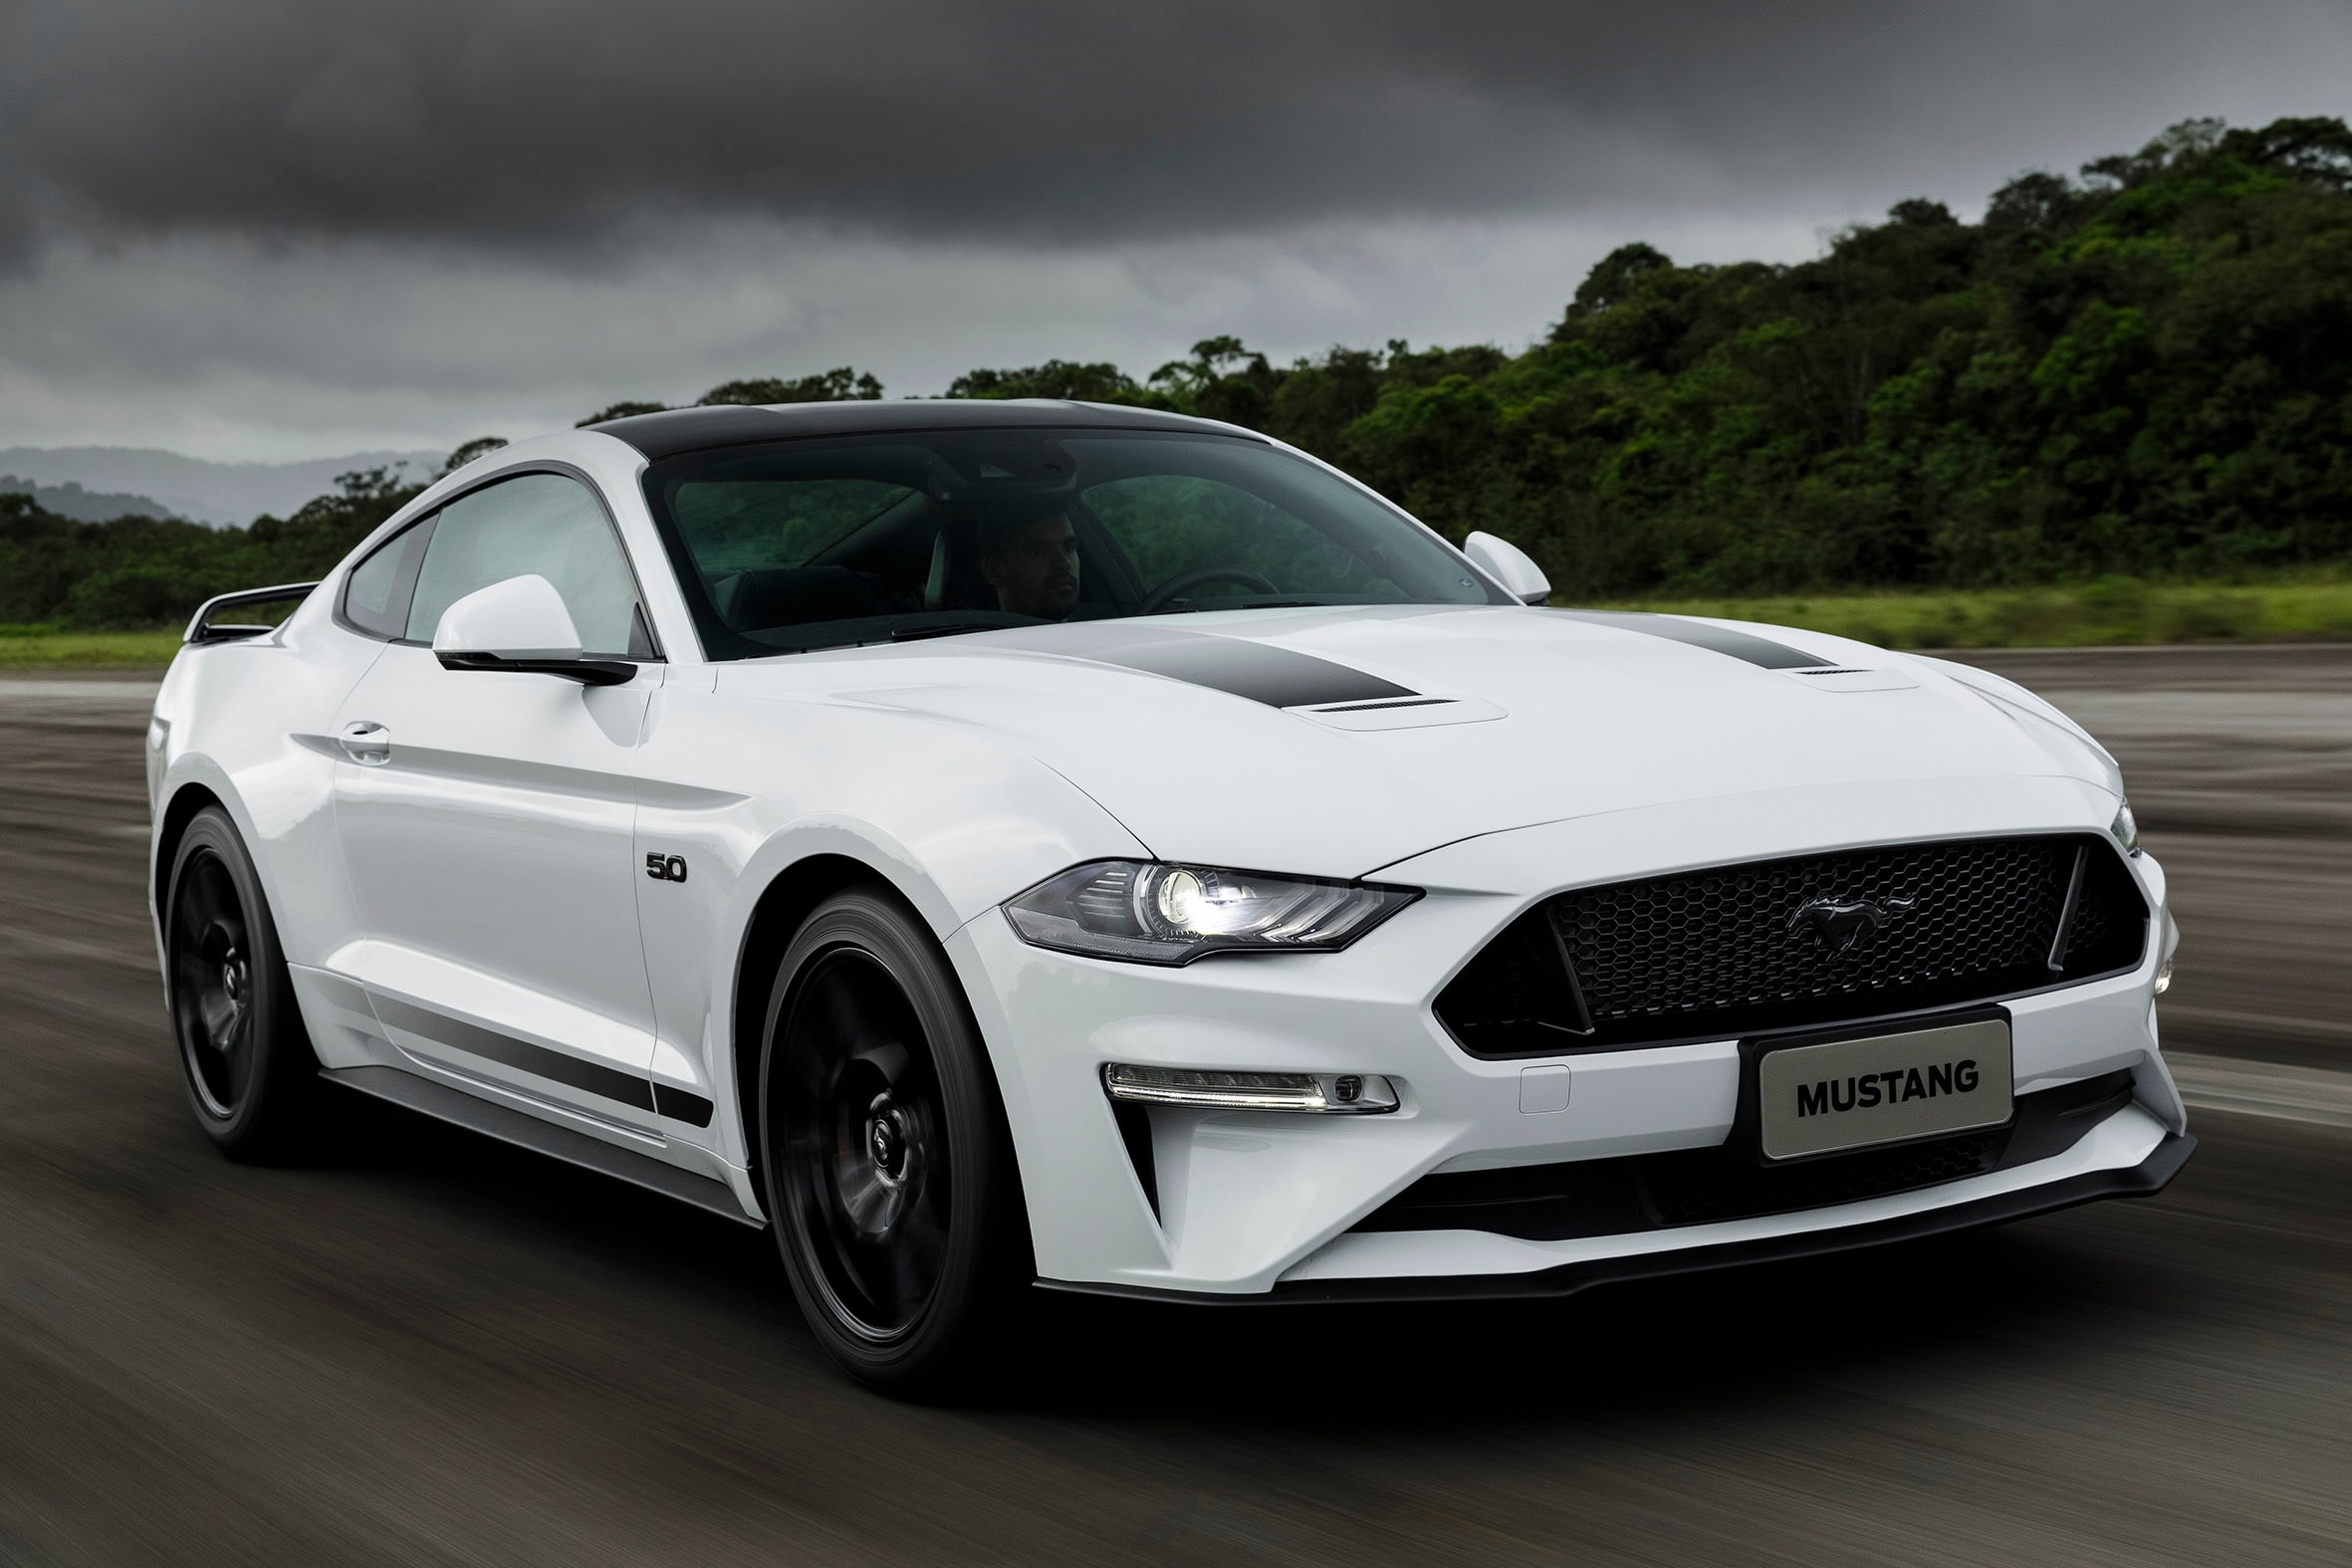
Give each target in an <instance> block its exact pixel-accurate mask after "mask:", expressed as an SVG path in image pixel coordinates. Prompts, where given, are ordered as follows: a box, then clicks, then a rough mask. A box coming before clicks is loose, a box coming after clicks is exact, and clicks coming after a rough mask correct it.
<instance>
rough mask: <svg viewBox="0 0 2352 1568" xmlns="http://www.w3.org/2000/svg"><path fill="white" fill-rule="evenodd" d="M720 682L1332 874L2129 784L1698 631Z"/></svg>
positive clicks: (1276, 626)
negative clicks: (1610, 834) (1701, 813)
mask: <svg viewBox="0 0 2352 1568" xmlns="http://www.w3.org/2000/svg"><path fill="white" fill-rule="evenodd" d="M719 679H720V689H721V691H723V692H724V691H734V692H738V693H741V694H743V695H746V696H765V697H772V698H782V699H787V700H799V701H816V702H823V703H827V704H842V705H851V706H857V707H864V708H871V709H881V710H886V711H890V712H894V713H897V714H902V715H907V716H913V717H919V718H921V719H923V720H926V721H928V722H933V723H939V724H947V725H954V726H957V727H960V728H970V729H977V730H981V731H985V732H987V733H989V734H990V735H992V736H993V737H995V738H996V739H998V740H999V741H1001V742H1002V743H1003V744H1006V745H1008V746H1012V747H1015V748H1017V749H1019V750H1020V751H1022V752H1024V753H1025V754H1027V755H1029V756H1030V757H1032V758H1034V759H1036V760H1037V761H1039V762H1041V763H1043V764H1044V765H1046V766H1047V767H1050V768H1052V769H1054V770H1055V771H1056V772H1058V774H1060V775H1061V776H1062V777H1063V778H1065V779H1067V780H1068V781H1070V782H1071V783H1072V784H1075V785H1076V786H1077V787H1078V788H1080V789H1082V790H1084V791H1085V792H1086V793H1087V794H1088V795H1090V796H1091V797H1092V798H1093V799H1094V800H1096V801H1097V802H1098V803H1100V804H1101V805H1102V807H1103V808H1104V809H1105V810H1107V811H1109V812H1110V813H1111V814H1112V815H1113V816H1115V817H1116V818H1117V819H1118V820H1119V821H1120V822H1121V823H1122V824H1123V825H1124V826H1125V827H1126V828H1127V829H1128V830H1129V831H1130V832H1132V833H1133V834H1134V835H1135V836H1136V837H1137V838H1138V839H1140V840H1141V841H1142V842H1143V843H1145V844H1146V845H1148V846H1149V847H1150V849H1151V850H1152V852H1153V853H1154V854H1156V855H1159V856H1161V857H1163V858H1167V859H1172V860H1195V861H1207V862H1214V863H1223V864H1229V865H1239V866H1245V867H1249V868H1253V869H1259V870H1269V871H1293V872H1298V873H1302V874H1310V875H1323V876H1361V875H1364V874H1366V873H1368V872H1371V871H1373V870H1375V869H1377V868H1378V867H1380V866H1383V865H1387V864H1390V863H1392V862H1394V861H1397V860H1400V859H1404V858H1406V857H1408V856H1410V855H1414V854H1417V853H1420V852H1421V851H1424V850H1427V849H1430V848H1433V847H1435V846H1437V845H1439V844H1443V843H1451V842H1454V841H1457V840H1460V839H1464V838H1469V837H1474V836H1477V835H1480V834H1484V833H1492V832H1499V831H1503V830H1507V829H1511V828H1516V827H1526V826H1531V825H1533V824H1536V823H1540V822H1549V821H1557V820H1561V819H1564V818H1568V817H1576V816H1586V815H1591V814H1593V813H1597V812H1605V811H1614V810H1622V809H1626V808H1629V807H1638V806H1649V805H1658V804H1664V803H1669V802H1674V801H1682V800H1694V799H1702V798H1707V797H1714V796H1727V795H1738V794H1743V793H1748V792H1752V791H1762V790H1771V789H1784V788H1789V787H1801V786H1805V785H1818V784H1872V783H1884V784H1888V785H1890V786H1896V785H1899V784H1902V783H1903V782H1905V781H1919V780H1930V779H1934V780H1966V779H1971V778H1994V777H2008V778H2014V777H2023V776H2042V777H2047V776H2062V777H2068V778H2075V779H2081V780H2084V781H2087V782H2090V783H2093V784H2101V785H2103V786H2106V787H2109V788H2114V787H2117V784H2116V781H2115V780H2114V778H2113V764H2112V763H2111V762H2110V761H2109V760H2108V759H2107V758H2106V756H2105V754H2104V753H2103V752H2101V751H2100V750H2099V749H2098V748H2097V746H2096V745H2095V744H2094V743H2092V742H2091V741H2090V740H2089V738H2088V737H2087V736H2084V735H2083V734H2082V733H2081V732H2080V731H2079V730H2076V729H2074V728H2073V727H2071V726H2070V725H2068V724H2067V723H2066V722H2065V721H2064V720H2063V719H2062V718H2060V717H2059V716H2057V715H2056V714H2055V713H2054V711H2050V710H2047V709H2046V708H2043V707H2042V705H2038V704H2036V703H2035V702H2034V701H2033V700H2032V699H2030V698H2029V697H2027V696H2025V694H2023V693H2021V692H2017V691H2015V690H2014V689H2013V688H2008V689H2007V690H2005V691H2003V690H2000V689H1999V688H2000V687H2005V683H1999V682H1998V681H1996V680H1994V679H1993V678H1988V677H1980V676H1979V675H1978V672H1975V671H1971V670H1966V669H1964V668H1961V667H1959V666H1952V665H1945V664H1942V663H1940V662H1939V661H1936V660H1929V659H1916V658H1911V657H1908V656H1905V655H1901V654H1894V653H1888V652H1886V651H1884V650H1881V649H1877V648H1872V647H1869V646H1867V645H1866V644H1861V643H1855V642H1850V641H1846V640H1844V639H1841V638H1836V637H1829V636H1824V635H1822V634H1819V633H1815V632H1805V631H1798V630H1792V629H1787V628H1778V627H1765V626H1745V625H1741V624H1739V623H1734V622H1727V621H1704V620H1698V619H1693V618H1688V617H1680V616H1646V615H1644V616H1636V615H1614V614H1590V615H1587V614H1582V613H1579V612H1574V611H1554V610H1542V609H1521V608H1516V607H1511V608H1506V607H1465V608H1454V607H1423V606H1381V607H1376V608H1361V609H1354V608H1351V609H1318V610H1311V611H1296V612H1282V613H1278V612H1271V611H1256V612H1245V613H1238V614H1220V615H1186V616H1181V617H1176V616H1167V617H1153V618H1151V619H1148V620H1127V621H1096V622H1085V623H1079V624H1072V625H1062V626H1046V627H1033V628H1024V629H1021V630H1018V631H1012V632H1001V633H983V634H974V635H967V636H961V637H954V638H941V639H938V640H934V641H926V642H916V643H910V644H904V645H900V646H896V647H888V648H862V649H844V650H835V651H832V652H827V653H816V654H803V655H799V656H797V657H793V658H787V659H774V660H761V661H757V662H753V663H747V664H738V665H731V666H728V667H726V668H725V669H724V670H723V671H722V673H721V675H720V677H719ZM2037 710H2038V711H2037ZM941 784H942V785H943V786H948V787H952V784H953V781H952V780H942V781H941Z"/></svg>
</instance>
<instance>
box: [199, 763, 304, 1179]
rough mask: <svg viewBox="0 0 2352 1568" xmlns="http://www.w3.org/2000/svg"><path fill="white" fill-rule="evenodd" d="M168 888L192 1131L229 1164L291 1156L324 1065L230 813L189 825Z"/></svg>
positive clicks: (202, 814) (210, 813)
mask: <svg viewBox="0 0 2352 1568" xmlns="http://www.w3.org/2000/svg"><path fill="white" fill-rule="evenodd" d="M166 887H167V891H166V893H165V895H164V901H163V952H164V962H165V973H166V976H167V978H168V984H169V1000H170V1004H171V1023H172V1033H173V1035H174V1037H175V1039H176V1042H177V1044H178V1046H179V1064H180V1076H181V1078H182V1079H183V1081H184V1082H185V1083H186V1085H187V1091H188V1105H189V1108H190V1109H192V1110H193V1111H194V1112H195V1113H196V1124H197V1125H198V1126H200V1127H202V1128H203V1129H204V1132H205V1134H206V1136H208V1137H210V1138H211V1139H212V1141H213V1142H214V1143H215V1144H217V1145H218V1146H219V1147H220V1149H221V1152H222V1153H224V1154H227V1155H228V1156H230V1157H231V1158H232V1159H239V1160H262V1159H270V1158H274V1157H278V1156H282V1155H284V1154H287V1153H289V1152H291V1151H293V1150H294V1149H296V1148H297V1147H299V1146H300V1144H301V1143H302V1141H303V1139H304V1137H305V1135H306V1134H307V1133H308V1132H309V1131H310V1130H311V1127H310V1124H311V1122H312V1121H313V1119H314V1116H315V1110H316V1105H315V1101H316V1095H315V1093H314V1087H315V1085H316V1084H317V1082H318V1072H319V1062H318V1058H317V1056H316V1055H315V1054H313V1052H312V1050H311V1040H310V1036H309V1034H307V1033H306V1032H305V1031H304V1029H303V1024H302V1013H301V1011H300V1009H299V1008H297V1007H296V1005H295V1001H294V983H293V981H292V980H291V979H289V978H288V976H287V973H286V960H285V957H284V955H283V954H281V953H280V952H279V949H278V928H277V926H276V924H275V923H274V922H273V921H272V920H271V919H270V906H269V901H268V900H267V899H266V898H264V897H263V896H262V890H261V878H260V876H259V875H258V874H257V873H256V872H255V870H254V867H253V857H252V856H251V855H249V854H247V853H246V851H245V841H244V840H243V839H242V838H240V837H238V835H237V827H236V824H235V823H234V822H233V821H231V820H230V819H229V814H228V813H227V812H226V811H224V810H222V809H221V808H220V807H219V806H216V805H215V806H207V807H205V808H204V809H203V810H201V811H198V812H197V813H196V814H195V816H194V817H193V818H191V819H190V821H189V822H188V826H187V830H186V831H185V832H184V833H182V834H181V835H180V840H179V845H178V847H177V849H175V850H174V851H173V854H172V859H171V879H170V881H169V882H168V883H167V884H166Z"/></svg>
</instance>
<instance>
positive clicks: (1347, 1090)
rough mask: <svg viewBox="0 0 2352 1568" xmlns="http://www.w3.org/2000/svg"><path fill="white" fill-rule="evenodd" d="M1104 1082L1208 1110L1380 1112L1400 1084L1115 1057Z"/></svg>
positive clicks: (1114, 1089)
mask: <svg viewBox="0 0 2352 1568" xmlns="http://www.w3.org/2000/svg"><path fill="white" fill-rule="evenodd" d="M1102 1087H1103V1090H1104V1091H1105V1092H1106V1093H1108V1094H1109V1095H1110V1097H1111V1098H1112V1099H1114V1100H1129V1101H1134V1102H1138V1103H1141V1104H1144V1105H1192V1106H1199V1107H1201V1108H1203V1109H1206V1110H1222V1111H1304V1112H1306V1113H1308V1114H1310V1115H1318V1116H1377V1115H1379V1114H1380V1113H1381V1112H1383V1111H1393V1110H1395V1109H1396V1085H1394V1084H1392V1083H1390V1082H1389V1081H1388V1080H1387V1079H1386V1078H1383V1077H1381V1076H1380V1075H1379V1074H1378V1073H1370V1072H1196V1071H1194V1070H1193V1069H1191V1068H1189V1067H1131V1066H1127V1065H1125V1064H1123V1063H1120V1062H1112V1063H1111V1064H1110V1065H1108V1066H1106V1067H1104V1068H1103V1069H1102Z"/></svg>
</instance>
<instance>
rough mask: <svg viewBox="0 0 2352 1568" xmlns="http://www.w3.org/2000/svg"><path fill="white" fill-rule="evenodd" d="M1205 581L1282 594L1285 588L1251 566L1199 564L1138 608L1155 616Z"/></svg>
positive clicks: (1155, 591) (1165, 584)
mask: <svg viewBox="0 0 2352 1568" xmlns="http://www.w3.org/2000/svg"><path fill="white" fill-rule="evenodd" d="M1204 582H1239V583H1241V584H1242V585H1243V586H1245V587H1248V588H1252V589H1255V590H1256V591H1258V592H1260V593H1280V592H1282V589H1280V588H1278V587H1276V586H1275V585H1274V584H1273V583H1271V582H1269V581H1267V580H1266V579H1265V578H1264V577H1262V576H1260V575H1258V573H1257V572H1255V571H1252V570H1251V569H1250V568H1249V567H1247V566H1195V567H1193V568H1192V569H1191V570H1190V571H1179V572H1177V573H1176V575H1174V576H1172V577H1170V578H1169V579H1168V580H1167V581H1165V582H1163V583H1161V584H1160V585H1159V586H1158V587H1156V588H1154V589H1152V590H1151V591H1150V592H1149V593H1146V594H1145V595H1144V596H1143V602H1142V603H1141V604H1140V605H1138V606H1137V607H1136V610H1135V613H1136V614H1138V615H1152V614H1157V613H1158V612H1159V611H1161V610H1164V609H1166V608H1167V607H1168V606H1169V605H1170V604H1173V603H1174V602H1175V601H1176V600H1178V599H1180V598H1182V597H1183V596H1184V595H1185V594H1187V593H1189V592H1191V591H1192V590H1193V589H1194V588H1197V587H1199V586H1200V585H1201V584H1202V583H1204Z"/></svg>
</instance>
